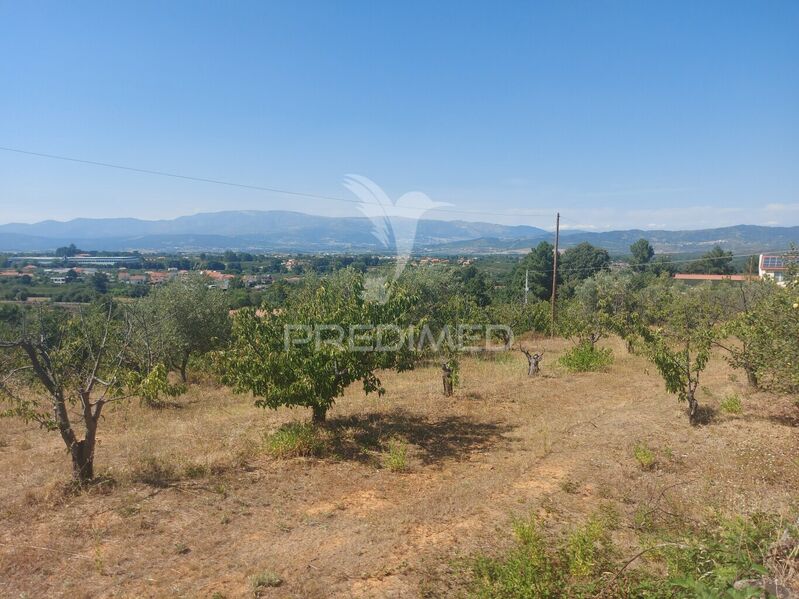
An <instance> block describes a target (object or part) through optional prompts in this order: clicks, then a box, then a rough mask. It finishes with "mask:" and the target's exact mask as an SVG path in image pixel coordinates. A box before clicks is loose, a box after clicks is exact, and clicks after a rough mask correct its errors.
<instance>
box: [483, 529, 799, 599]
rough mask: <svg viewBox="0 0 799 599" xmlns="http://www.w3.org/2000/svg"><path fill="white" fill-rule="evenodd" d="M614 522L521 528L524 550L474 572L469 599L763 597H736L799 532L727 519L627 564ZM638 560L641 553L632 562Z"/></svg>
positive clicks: (652, 543) (519, 542)
mask: <svg viewBox="0 0 799 599" xmlns="http://www.w3.org/2000/svg"><path fill="white" fill-rule="evenodd" d="M612 527H613V523H612V521H611V520H608V519H607V518H606V517H604V516H599V515H598V516H594V517H592V518H591V519H589V521H588V522H587V523H586V524H584V525H583V526H581V527H578V528H576V529H574V530H572V531H571V532H570V533H567V534H563V535H560V536H550V535H547V536H545V534H544V531H543V530H542V527H541V524H540V523H539V522H538V521H536V520H530V521H525V522H519V523H516V525H515V526H514V532H515V536H516V542H515V545H514V546H513V548H512V549H510V550H509V551H508V552H507V553H506V554H505V555H503V556H501V557H478V558H477V559H475V560H474V561H473V562H472V564H471V575H472V576H471V586H470V588H469V596H471V597H474V598H480V599H493V598H508V599H510V598H512V597H513V598H516V597H526V598H530V599H538V598H541V599H549V598H552V599H554V598H561V597H563V598H566V597H569V598H572V597H574V598H588V597H613V598H619V599H620V598H628V597H629V598H631V597H648V598H652V599H659V598H663V599H665V598H672V597H701V598H714V599H715V598H719V597H727V598H744V597H759V596H761V593H762V590H760V589H753V588H747V589H735V588H734V587H733V584H734V583H735V582H736V581H738V580H741V579H750V578H755V579H757V578H760V577H762V576H766V575H768V571H769V570H768V569H767V566H768V567H770V568H776V569H778V570H779V568H780V565H779V564H774V563H769V557H768V556H769V548H770V547H771V546H772V545H773V544H774V543H775V542H776V541H777V540H778V539H779V538H780V536H781V535H782V534H783V532H784V531H785V530H786V528H787V529H788V533H789V534H790V535H792V536H793V538H796V535H797V530H796V527H795V526H794V527H791V526H787V525H786V523H785V521H783V520H782V519H781V518H779V517H778V516H772V515H764V514H756V515H753V516H751V517H749V518H746V519H745V518H740V517H739V518H732V519H720V520H718V521H716V522H714V523H711V524H709V525H706V526H704V527H701V528H697V529H695V530H685V531H681V532H680V534H674V533H668V534H660V535H657V534H656V535H653V536H646V537H645V538H642V539H641V546H642V551H641V552H640V554H638V555H637V557H635V559H632V560H631V559H630V558H629V557H628V558H622V557H621V554H620V552H619V550H618V549H617V548H616V546H615V545H614V544H613V541H612V540H611V537H610V533H609V530H610V529H611V528H612ZM635 555H636V554H635V553H634V552H633V554H632V556H635Z"/></svg>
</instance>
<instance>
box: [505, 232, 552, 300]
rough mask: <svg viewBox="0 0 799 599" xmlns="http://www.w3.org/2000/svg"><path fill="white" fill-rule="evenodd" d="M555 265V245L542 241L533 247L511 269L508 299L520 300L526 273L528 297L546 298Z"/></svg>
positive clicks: (550, 286) (550, 290) (522, 294)
mask: <svg viewBox="0 0 799 599" xmlns="http://www.w3.org/2000/svg"><path fill="white" fill-rule="evenodd" d="M554 267H555V246H553V245H552V244H551V243H549V242H546V241H542V242H541V243H539V244H538V245H537V246H536V247H534V248H533V249H532V250H531V251H530V253H529V254H527V255H526V256H525V257H524V258H522V260H521V261H520V262H519V263H518V264H517V265H516V267H515V268H514V269H513V273H512V274H511V277H510V285H509V289H508V291H509V293H508V294H507V297H508V300H509V301H511V302H521V301H522V300H523V298H524V282H525V275H527V282H528V287H529V289H530V292H529V294H530V298H532V299H539V300H546V299H547V298H549V297H550V295H551V294H552V273H553V270H554Z"/></svg>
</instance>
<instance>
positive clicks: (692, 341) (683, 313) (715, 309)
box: [638, 288, 722, 424]
mask: <svg viewBox="0 0 799 599" xmlns="http://www.w3.org/2000/svg"><path fill="white" fill-rule="evenodd" d="M660 300H661V301H660V302H659V303H658V304H657V305H656V306H650V307H649V309H650V314H649V315H648V320H649V321H651V322H656V323H658V325H659V326H650V325H647V324H646V323H640V324H639V327H638V337H639V338H640V339H641V341H642V343H643V346H644V348H645V351H646V354H647V357H648V358H649V359H650V360H651V361H652V363H653V364H654V365H655V366H656V367H657V369H658V372H659V373H660V375H661V376H662V377H663V381H664V382H665V384H666V391H668V392H669V393H673V394H675V395H677V398H678V399H679V400H680V401H685V402H687V403H688V414H689V418H690V421H691V424H697V423H698V421H699V412H698V408H699V404H698V401H697V399H696V390H697V388H698V387H699V376H700V374H701V373H702V371H703V370H704V369H705V366H707V363H708V360H710V354H711V349H712V347H713V344H714V343H715V341H716V337H717V335H718V329H717V328H716V325H717V324H718V323H719V321H720V320H721V316H722V310H721V308H720V306H719V304H718V302H716V301H714V298H713V297H712V296H711V295H710V294H709V293H708V289H706V288H689V289H686V290H684V291H681V290H679V289H674V288H670V289H668V290H666V291H665V292H664V293H663V294H662V296H661V298H660Z"/></svg>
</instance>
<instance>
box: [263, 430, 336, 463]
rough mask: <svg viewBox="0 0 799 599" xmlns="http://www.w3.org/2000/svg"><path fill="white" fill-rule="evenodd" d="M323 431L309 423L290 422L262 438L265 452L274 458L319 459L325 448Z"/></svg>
mask: <svg viewBox="0 0 799 599" xmlns="http://www.w3.org/2000/svg"><path fill="white" fill-rule="evenodd" d="M323 435H324V433H323V431H320V430H319V429H317V428H316V427H314V426H313V425H312V424H310V423H305V422H290V423H289V424H285V425H283V426H281V427H280V428H279V429H277V430H276V431H275V432H273V433H271V434H268V435H266V436H265V437H264V445H265V447H266V450H267V451H268V452H269V453H270V454H272V455H273V456H274V457H276V458H293V457H310V456H314V457H319V456H321V455H323V454H324V453H325V449H326V447H327V442H326V439H325V438H324V436H323Z"/></svg>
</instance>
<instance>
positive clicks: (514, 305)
mask: <svg viewBox="0 0 799 599" xmlns="http://www.w3.org/2000/svg"><path fill="white" fill-rule="evenodd" d="M487 320H488V322H490V323H491V324H500V325H505V326H507V327H508V328H509V329H510V330H511V331H512V332H513V334H514V336H519V335H521V334H523V333H527V332H529V331H534V332H536V333H549V331H550V329H551V322H552V317H551V311H550V304H549V302H547V301H543V300H540V301H533V302H531V303H529V304H528V305H526V306H525V305H524V304H522V303H520V302H518V301H517V302H495V303H493V304H492V305H491V306H489V307H488V310H487ZM501 341H503V342H507V341H508V340H507V339H504V338H503V339H502V340H501Z"/></svg>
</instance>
